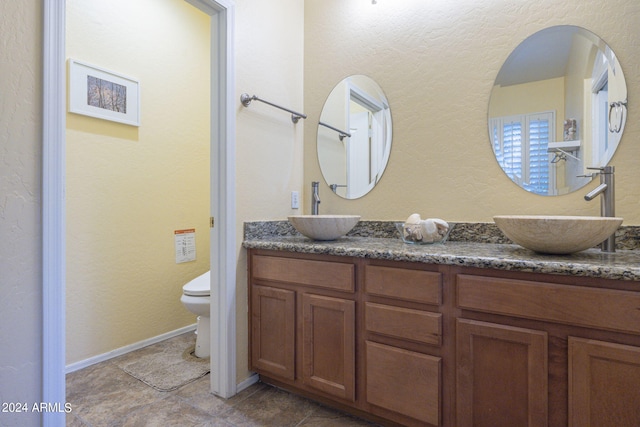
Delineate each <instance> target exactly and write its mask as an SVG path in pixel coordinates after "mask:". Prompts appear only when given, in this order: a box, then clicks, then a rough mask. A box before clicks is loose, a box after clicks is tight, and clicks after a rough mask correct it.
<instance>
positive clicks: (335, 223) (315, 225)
mask: <svg viewBox="0 0 640 427" xmlns="http://www.w3.org/2000/svg"><path fill="white" fill-rule="evenodd" d="M358 221H360V215H293V216H290V217H289V222H290V223H291V225H293V227H294V228H295V229H296V230H298V232H299V233H301V234H303V235H305V236H307V237H308V238H310V239H313V240H335V239H337V238H338V237H341V236H344V235H345V234H347V233H348V232H349V231H351V229H352V228H353V227H355V225H356V224H357V223H358Z"/></svg>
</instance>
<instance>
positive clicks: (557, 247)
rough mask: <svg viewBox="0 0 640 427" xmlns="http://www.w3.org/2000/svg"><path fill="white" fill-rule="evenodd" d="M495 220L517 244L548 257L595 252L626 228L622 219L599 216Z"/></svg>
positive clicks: (507, 216) (533, 216) (504, 216)
mask: <svg viewBox="0 0 640 427" xmlns="http://www.w3.org/2000/svg"><path fill="white" fill-rule="evenodd" d="M493 220H494V222H495V223H496V225H497V226H498V228H499V229H500V230H501V231H502V232H503V233H504V235H505V236H507V237H508V238H509V239H511V240H512V241H513V242H514V243H517V244H518V245H520V246H523V247H525V248H527V249H531V250H532V251H535V252H540V253H545V254H571V253H574V252H580V251H583V250H585V249H589V248H592V247H594V246H596V245H597V244H599V243H601V242H602V241H604V240H605V239H606V238H607V237H609V236H610V235H611V234H613V233H614V232H615V231H616V230H617V229H618V227H620V224H622V218H617V217H599V216H548V215H498V216H494V217H493Z"/></svg>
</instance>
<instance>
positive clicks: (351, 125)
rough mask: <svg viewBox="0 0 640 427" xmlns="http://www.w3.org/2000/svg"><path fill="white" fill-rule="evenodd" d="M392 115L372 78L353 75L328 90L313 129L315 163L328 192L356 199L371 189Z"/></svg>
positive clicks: (385, 152) (386, 148)
mask: <svg viewBox="0 0 640 427" xmlns="http://www.w3.org/2000/svg"><path fill="white" fill-rule="evenodd" d="M391 140H392V125H391V110H390V108H389V102H388V101H387V98H386V96H385V95H384V92H383V91H382V89H381V88H380V86H379V85H378V84H377V83H376V82H375V81H373V80H372V79H371V78H369V77H367V76H363V75H354V76H350V77H347V78H345V79H344V80H342V81H341V82H340V83H338V84H337V85H336V87H335V88H334V89H333V90H332V91H331V93H330V94H329V96H328V97H327V100H326V102H325V104H324V107H323V109H322V113H321V115H320V123H319V124H318V135H317V147H318V162H319V164H320V169H321V170H322V175H323V177H324V179H325V181H326V183H327V185H329V187H330V188H331V190H332V191H333V192H335V193H336V194H338V195H339V196H341V197H344V198H346V199H357V198H359V197H362V196H364V195H365V194H367V193H368V192H369V191H371V190H372V189H373V187H375V185H376V184H377V182H378V181H379V180H380V178H381V177H382V174H383V172H384V169H385V168H386V165H387V162H388V161H389V154H390V152H391Z"/></svg>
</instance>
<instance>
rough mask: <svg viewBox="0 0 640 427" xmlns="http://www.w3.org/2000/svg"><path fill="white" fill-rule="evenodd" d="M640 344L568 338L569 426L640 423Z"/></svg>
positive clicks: (614, 426)
mask: <svg viewBox="0 0 640 427" xmlns="http://www.w3.org/2000/svg"><path fill="white" fill-rule="evenodd" d="M639 384H640V347H632V346H628V345H621V344H613V343H608V342H602V341H593V340H586V339H581V338H572V337H569V426H571V427H637V426H640V386H639Z"/></svg>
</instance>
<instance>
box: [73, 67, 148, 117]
mask: <svg viewBox="0 0 640 427" xmlns="http://www.w3.org/2000/svg"><path fill="white" fill-rule="evenodd" d="M69 112H71V113H76V114H83V115H85V116H91V117H96V118H99V119H104V120H111V121H114V122H120V123H124V124H127V125H131V126H140V83H139V82H138V81H137V80H134V79H132V78H130V77H127V76H124V75H122V74H118V73H114V72H112V71H108V70H105V69H103V68H100V67H96V66H94V65H89V64H86V63H83V62H80V61H76V60H75V59H69Z"/></svg>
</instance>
